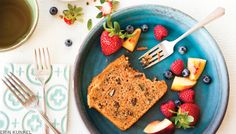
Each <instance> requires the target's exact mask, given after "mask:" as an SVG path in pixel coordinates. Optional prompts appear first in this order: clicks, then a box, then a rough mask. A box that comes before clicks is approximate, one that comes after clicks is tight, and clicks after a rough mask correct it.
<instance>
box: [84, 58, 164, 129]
mask: <svg viewBox="0 0 236 134" xmlns="http://www.w3.org/2000/svg"><path fill="white" fill-rule="evenodd" d="M166 91H167V85H166V83H165V81H151V80H149V79H147V78H146V76H145V74H143V73H140V72H138V71H136V70H134V69H133V68H131V67H130V66H129V62H128V58H127V57H125V56H124V55H122V56H121V57H119V58H118V59H116V60H115V61H113V62H112V63H110V64H109V65H108V66H107V67H106V68H105V69H104V70H103V71H102V72H101V73H100V74H98V75H97V76H96V77H94V78H93V80H92V82H91V84H90V86H89V88H88V95H87V99H88V105H89V107H90V108H95V109H96V110H97V111H98V112H100V113H101V114H102V115H104V116H105V117H106V118H108V119H109V120H110V121H111V122H112V123H113V124H114V125H116V126H117V127H118V128H120V129H121V130H126V129H128V128H130V127H131V126H132V125H133V124H134V123H135V122H137V121H138V119H139V118H140V117H142V116H143V115H144V114H145V113H146V112H147V111H148V110H149V109H150V108H151V107H152V106H153V105H154V104H155V103H156V102H157V101H158V100H159V99H160V98H161V97H162V96H163V95H164V94H165V93H166Z"/></svg>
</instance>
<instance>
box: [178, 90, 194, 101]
mask: <svg viewBox="0 0 236 134" xmlns="http://www.w3.org/2000/svg"><path fill="white" fill-rule="evenodd" d="M194 98H195V92H194V90H193V89H187V90H183V91H181V92H180V93H179V99H180V100H181V101H183V102H188V103H194Z"/></svg>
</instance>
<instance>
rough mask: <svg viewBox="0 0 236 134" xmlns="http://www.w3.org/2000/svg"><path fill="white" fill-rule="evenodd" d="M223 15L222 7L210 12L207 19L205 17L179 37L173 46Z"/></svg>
mask: <svg viewBox="0 0 236 134" xmlns="http://www.w3.org/2000/svg"><path fill="white" fill-rule="evenodd" d="M224 14H225V9H224V8H222V7H218V8H216V9H215V10H214V11H213V12H211V13H210V14H209V15H208V16H207V17H205V18H204V19H203V20H202V21H200V22H198V23H197V24H196V25H195V26H193V27H192V28H190V29H189V30H188V31H187V32H185V33H184V34H183V35H181V36H180V37H179V38H177V39H176V40H174V41H173V42H174V44H176V43H178V42H179V41H180V40H182V39H183V38H185V37H186V36H188V35H189V34H191V33H193V32H194V31H196V30H198V29H199V28H201V27H203V26H204V25H206V24H208V23H209V22H211V21H213V20H215V19H217V18H219V17H221V16H223V15H224Z"/></svg>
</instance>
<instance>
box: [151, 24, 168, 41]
mask: <svg viewBox="0 0 236 134" xmlns="http://www.w3.org/2000/svg"><path fill="white" fill-rule="evenodd" d="M167 35H168V30H167V29H166V28H165V27H164V26H162V25H156V26H155V27H154V36H155V38H156V39H157V40H162V39H163V38H165V37H166V36H167Z"/></svg>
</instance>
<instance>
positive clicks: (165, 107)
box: [161, 100, 176, 118]
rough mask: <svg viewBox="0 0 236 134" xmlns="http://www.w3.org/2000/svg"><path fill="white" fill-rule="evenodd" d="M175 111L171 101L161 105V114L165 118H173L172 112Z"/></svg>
mask: <svg viewBox="0 0 236 134" xmlns="http://www.w3.org/2000/svg"><path fill="white" fill-rule="evenodd" d="M175 111H176V107H175V103H174V101H173V100H169V101H168V102H166V103H163V104H162V105H161V112H162V114H163V115H164V116H165V117H167V118H171V117H173V116H174V113H173V112H175Z"/></svg>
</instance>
